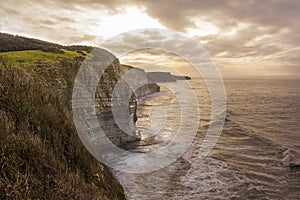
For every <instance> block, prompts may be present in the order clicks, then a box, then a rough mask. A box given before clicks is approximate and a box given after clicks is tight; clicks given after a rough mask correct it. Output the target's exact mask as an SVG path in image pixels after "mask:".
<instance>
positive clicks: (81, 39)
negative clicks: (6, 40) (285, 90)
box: [0, 0, 300, 76]
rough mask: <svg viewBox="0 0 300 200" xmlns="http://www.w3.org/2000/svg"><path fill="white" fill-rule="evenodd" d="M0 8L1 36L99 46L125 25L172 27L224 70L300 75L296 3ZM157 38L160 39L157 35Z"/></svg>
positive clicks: (217, 0)
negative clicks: (238, 68)
mask: <svg viewBox="0 0 300 200" xmlns="http://www.w3.org/2000/svg"><path fill="white" fill-rule="evenodd" d="M0 4H1V7H0V15H1V21H0V31H1V32H8V33H13V34H19V35H25V36H30V37H35V38H40V39H45V40H48V41H52V42H58V43H62V44H76V43H83V44H92V45H97V44H99V42H101V41H103V40H104V39H107V36H108V35H110V33H112V34H117V33H118V32H119V33H121V32H124V28H126V27H128V28H131V27H137V28H143V27H144V28H148V26H151V27H161V28H169V29H173V30H176V31H179V32H182V33H184V34H187V35H189V36H190V37H192V38H193V39H194V40H197V41H199V42H201V43H202V44H203V46H204V48H205V49H206V50H207V52H208V53H209V54H210V55H211V57H212V58H213V60H214V61H215V62H217V64H220V65H222V66H221V67H224V66H225V67H226V66H228V67H231V69H232V67H236V66H240V67H241V68H243V67H244V68H253V69H262V68H263V69H264V70H270V74H272V73H273V74H274V73H275V72H274V69H275V71H276V70H277V72H276V73H278V74H280V73H282V74H294V75H295V73H298V74H296V75H297V76H299V61H300V58H299V54H300V34H299V32H300V26H299V24H300V23H299V18H300V12H299V11H300V1H297V0H231V1H229V0H228V1H226V0H210V1H197V0H184V1H183V0H162V1H158V0H153V1H146V0H145V1H140V0H129V1H125V0H124V1H122V0H120V1H115V0H102V1H99V0H73V1H65V0H53V1H39V0H32V1H22V0H2V1H1V3H0ZM129 8H135V9H136V10H137V11H136V12H137V13H138V14H139V13H140V14H139V15H140V16H141V19H143V20H148V21H147V22H145V23H144V24H139V23H138V21H135V20H134V16H133V17H131V18H130V17H128V18H126V17H122V15H124V16H126V15H128V13H130V12H133V11H132V10H130V9H129ZM128 9H129V10H128ZM114 16H119V18H117V17H116V20H115V21H113V20H112V23H115V24H106V23H105V21H109V19H110V18H113V17H114ZM142 17H143V18H142ZM122 18H124V19H127V21H124V22H121V21H120V20H121V19H122ZM118 21H120V24H118V23H116V22H118ZM122 25H124V27H123V26H122ZM114 26H115V27H114ZM97 27H98V28H97ZM118 27H121V28H120V29H118ZM106 29H111V32H105V31H106ZM199 30H200V31H199ZM201 30H202V32H201ZM128 37H129V38H128V39H127V40H130V36H128ZM153 39H154V40H157V41H159V40H160V38H159V35H156V36H155V35H153ZM258 65H259V66H258ZM262 65H263V66H262ZM264 72H265V73H267V72H266V71H264ZM271 72H272V73H271ZM276 73H275V75H276Z"/></svg>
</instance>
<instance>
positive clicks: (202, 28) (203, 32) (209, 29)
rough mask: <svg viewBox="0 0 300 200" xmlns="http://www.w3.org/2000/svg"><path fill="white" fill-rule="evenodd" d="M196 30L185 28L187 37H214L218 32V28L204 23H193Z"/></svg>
mask: <svg viewBox="0 0 300 200" xmlns="http://www.w3.org/2000/svg"><path fill="white" fill-rule="evenodd" d="M195 25H196V28H187V29H186V32H187V34H188V35H189V36H191V37H193V36H207V35H216V34H218V33H219V32H220V30H219V28H218V27H217V26H215V25H214V24H212V23H209V22H205V21H199V20H197V21H195Z"/></svg>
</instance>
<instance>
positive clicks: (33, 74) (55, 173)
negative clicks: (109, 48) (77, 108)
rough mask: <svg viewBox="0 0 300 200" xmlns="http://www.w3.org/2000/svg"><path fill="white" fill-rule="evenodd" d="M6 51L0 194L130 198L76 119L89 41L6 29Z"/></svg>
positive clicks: (2, 42)
mask: <svg viewBox="0 0 300 200" xmlns="http://www.w3.org/2000/svg"><path fill="white" fill-rule="evenodd" d="M0 51H1V52H2V53H0V138H1V140H0V150H1V151H0V153H1V157H0V166H1V170H0V199H101V200H102V199H103V200H105V199H107V200H110V199H125V196H124V193H123V189H122V187H121V185H120V184H119V183H118V182H117V181H116V180H115V178H114V177H113V175H112V174H111V172H110V170H109V169H108V168H107V167H106V166H104V165H102V164H101V163H99V162H98V161H97V160H96V159H94V157H93V156H91V155H90V153H89V152H87V150H86V149H85V147H84V146H83V145H82V143H81V141H80V139H79V137H78V135H77V132H76V130H75V127H74V124H73V120H72V115H71V96H72V86H73V82H74V78H75V75H76V73H77V71H78V68H79V66H80V64H81V62H82V60H83V59H84V58H85V56H87V53H88V52H89V51H90V47H80V46H70V47H66V46H61V45H57V44H53V43H48V42H44V41H40V40H35V39H28V38H24V37H20V36H12V35H8V34H0ZM116 73H117V72H116V71H113V74H110V76H112V75H113V76H114V74H116ZM106 82H110V80H103V81H102V82H101V84H105V83H106ZM109 87H110V85H107V88H109Z"/></svg>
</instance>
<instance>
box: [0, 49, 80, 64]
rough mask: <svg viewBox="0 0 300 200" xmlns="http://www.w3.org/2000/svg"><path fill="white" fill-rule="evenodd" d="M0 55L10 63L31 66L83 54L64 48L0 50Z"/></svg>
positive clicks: (69, 58) (70, 58)
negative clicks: (57, 49)
mask: <svg viewBox="0 0 300 200" xmlns="http://www.w3.org/2000/svg"><path fill="white" fill-rule="evenodd" d="M84 53H85V52H84ZM0 56H2V57H4V58H6V59H7V60H9V61H10V62H12V64H19V65H24V66H28V65H30V66H32V65H34V64H41V63H49V64H52V63H54V62H56V61H60V60H63V59H67V60H72V59H74V58H76V57H83V55H82V54H81V53H79V52H76V51H69V50H65V49H61V50H60V51H57V52H45V51H41V50H27V51H12V52H1V53H0Z"/></svg>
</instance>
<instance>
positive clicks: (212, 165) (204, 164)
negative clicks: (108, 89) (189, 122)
mask: <svg viewBox="0 0 300 200" xmlns="http://www.w3.org/2000/svg"><path fill="white" fill-rule="evenodd" d="M182 81H183V80H182ZM223 81H224V87H225V91H226V111H224V112H226V119H225V124H224V127H223V130H222V132H221V135H220V137H219V139H218V141H217V143H216V145H215V146H214V148H213V149H212V150H211V151H210V152H209V153H208V155H207V156H205V157H201V156H199V154H200V153H199V149H200V148H201V145H202V144H203V140H204V138H205V135H206V133H207V129H208V127H209V125H210V124H211V123H212V121H213V119H211V100H210V94H209V92H208V89H207V87H206V84H205V81H204V80H202V79H200V78H195V79H191V80H189V83H190V85H191V87H188V88H185V90H192V91H193V92H194V93H195V94H196V96H197V98H198V105H197V106H198V107H199V111H200V120H199V126H198V130H197V134H196V136H195V138H194V139H193V142H192V143H191V145H190V146H189V148H188V149H187V150H186V151H185V152H184V153H183V154H182V155H181V156H180V157H178V159H177V160H176V161H175V162H173V163H171V164H169V165H168V166H166V167H164V168H162V169H159V170H156V171H151V172H146V173H128V172H122V171H113V173H114V175H115V176H116V178H117V179H118V180H119V181H120V183H121V184H122V186H123V187H124V190H125V194H126V197H127V199H129V200H141V199H142V200H159V199H163V200H168V199H170V200H177V199H178V200H201V199H270V200H274V199H292V200H294V199H300V121H299V119H300V87H299V86H300V80H297V79H284V78H282V79H280V78H276V79H273V78H246V79H238V78H232V79H229V78H228V79H224V80H223ZM179 82H180V81H177V82H174V83H169V84H179ZM179 107H180V105H179V104H178V100H177V96H176V94H174V92H173V91H171V90H170V89H168V87H167V86H164V85H161V91H160V92H158V93H155V94H152V95H150V96H147V97H146V98H144V99H140V100H139V105H138V121H137V128H138V130H139V131H140V133H141V135H142V140H141V141H139V142H136V143H132V144H129V145H127V147H126V148H127V149H128V150H129V151H133V152H151V151H153V150H154V149H157V148H159V147H161V146H163V145H165V144H167V143H168V142H170V141H171V140H172V138H173V136H174V134H175V133H176V132H177V129H178V125H176V124H177V123H179V122H180V120H182V118H187V117H189V113H181V112H178V109H179ZM162 109H165V112H164V113H166V115H164V116H167V117H162V118H161V119H158V120H157V119H155V118H154V117H155V115H153V114H151V112H153V111H155V110H162ZM179 116H180V117H179ZM156 117H157V116H156ZM158 117H159V116H158ZM162 121H164V123H161V124H159V122H162ZM154 122H156V123H158V124H159V126H153V123H154ZM151 124H152V125H151ZM137 162H138V161H137Z"/></svg>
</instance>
